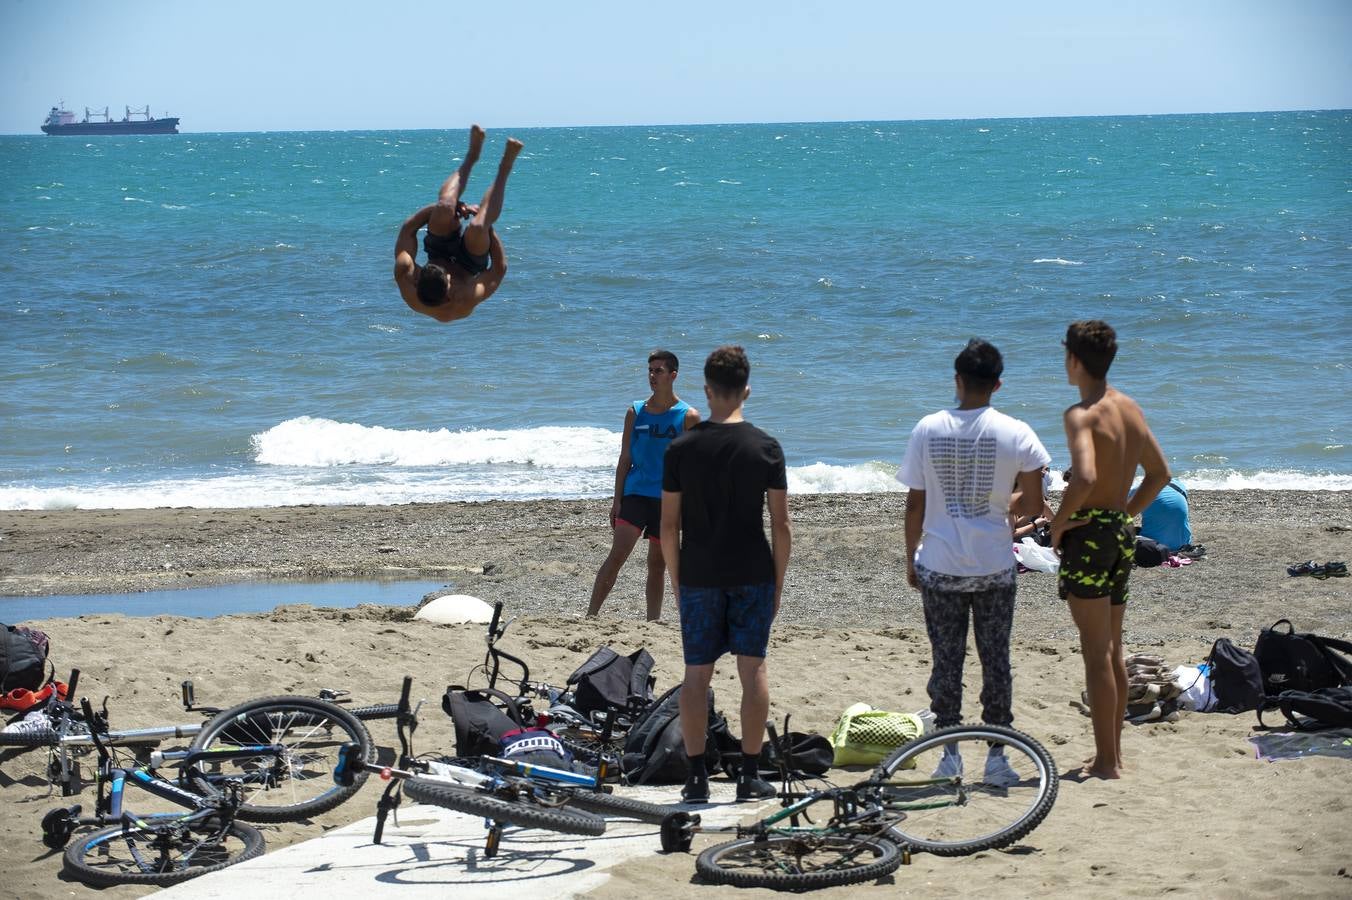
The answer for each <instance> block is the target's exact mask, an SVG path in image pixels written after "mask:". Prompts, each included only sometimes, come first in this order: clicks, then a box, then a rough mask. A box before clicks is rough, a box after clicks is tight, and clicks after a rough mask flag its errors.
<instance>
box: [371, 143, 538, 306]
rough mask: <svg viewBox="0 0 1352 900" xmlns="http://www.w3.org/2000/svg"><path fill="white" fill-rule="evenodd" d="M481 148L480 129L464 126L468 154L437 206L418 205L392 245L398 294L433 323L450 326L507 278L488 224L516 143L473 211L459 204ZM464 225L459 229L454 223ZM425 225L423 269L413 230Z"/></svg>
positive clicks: (497, 213)
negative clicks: (467, 140)
mask: <svg viewBox="0 0 1352 900" xmlns="http://www.w3.org/2000/svg"><path fill="white" fill-rule="evenodd" d="M483 146H484V130H483V129H482V128H480V127H479V126H478V125H472V126H470V130H469V150H468V151H467V152H466V153H465V159H464V161H463V162H462V163H460V168H459V169H457V170H456V171H454V172H452V173H451V176H450V177H449V178H447V179H446V183H445V184H443V185H442V186H441V193H440V194H439V195H438V196H437V202H436V203H434V204H432V205H431V206H424V207H423V208H422V209H420V210H418V211H417V212H416V213H414V214H413V215H412V216H410V217H409V218H408V221H406V222H404V224H403V226H402V227H401V228H400V229H399V237H398V238H397V239H396V240H395V242H394V282H395V284H397V285H398V286H399V295H400V296H401V297H403V298H404V302H405V303H407V304H408V305H409V308H410V309H412V310H413V311H414V312H420V313H422V314H423V315H427V316H431V317H432V318H434V319H436V320H437V321H438V322H454V321H455V320H456V319H463V318H465V317H466V316H468V315H469V314H470V313H472V312H474V307H476V306H478V305H479V304H480V303H482V302H484V301H485V300H487V299H488V298H489V297H491V296H492V295H493V292H494V291H496V290H497V289H498V285H500V284H502V279H503V276H505V275H506V274H507V254H506V253H505V252H504V251H503V249H502V241H500V240H498V235H497V232H495V231H494V230H493V223H494V222H496V221H497V220H498V216H500V215H501V214H502V198H503V195H504V194H506V193H507V176H508V175H510V174H511V173H512V163H514V162H516V157H517V155H518V154H519V153H520V152H521V147H522V144H521V142H520V141H518V140H517V139H516V138H509V139H508V140H507V148H506V149H505V150H503V151H502V162H501V163H499V164H498V174H497V177H496V178H494V179H493V184H492V185H490V186H489V188H488V192H487V193H485V194H484V197H483V201H482V202H480V204H479V205H478V206H470V205H468V204H465V203H462V202H461V201H460V194H461V192H462V191H464V189H465V185H466V184H468V183H469V173H470V170H471V169H473V168H474V164H475V163H476V162H478V161H479V154H480V152H481V151H482V150H483ZM461 219H468V220H469V224H468V225H466V226H465V228H464V230H463V231H462V230H461V229H460V220H461ZM424 225H425V226H427V235H426V236H425V237H424V238H423V249H424V250H425V251H426V252H427V262H426V264H424V265H422V266H419V265H418V263H417V261H416V258H417V255H418V229H420V228H422V227H423V226H424Z"/></svg>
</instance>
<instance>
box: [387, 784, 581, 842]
mask: <svg viewBox="0 0 1352 900" xmlns="http://www.w3.org/2000/svg"><path fill="white" fill-rule="evenodd" d="M404 793H405V794H407V795H408V796H409V797H412V798H413V799H414V800H416V801H417V802H419V803H430V804H432V805H433V806H442V807H445V808H446V809H453V810H455V811H456V812H463V813H469V814H471V815H475V816H483V817H484V818H485V819H492V820H493V821H494V822H505V823H507V824H508V825H520V826H521V827H523V828H543V829H545V830H546V831H557V832H560V833H562V834H586V835H591V836H593V837H594V836H596V835H598V834H605V832H606V820H605V819H601V818H598V817H596V816H594V815H592V814H591V813H588V812H582V811H581V810H576V809H568V808H567V807H566V806H558V807H555V806H539V805H536V804H534V803H531V802H529V801H527V800H507V799H504V798H502V797H494V796H493V795H491V794H487V793H484V792H483V791H479V790H475V789H474V788H470V787H464V786H462V785H457V784H447V783H445V782H441V781H425V780H423V779H420V778H409V779H408V780H406V781H405V782H404Z"/></svg>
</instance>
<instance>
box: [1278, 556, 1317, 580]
mask: <svg viewBox="0 0 1352 900" xmlns="http://www.w3.org/2000/svg"><path fill="white" fill-rule="evenodd" d="M1319 570H1320V566H1319V564H1318V563H1316V562H1315V561H1314V560H1312V559H1311V560H1309V561H1307V562H1303V563H1295V564H1293V565H1289V566H1287V567H1286V574H1287V575H1290V576H1291V577H1292V578H1295V577H1296V576H1297V575H1313V574H1314V573H1315V572H1318V571H1319Z"/></svg>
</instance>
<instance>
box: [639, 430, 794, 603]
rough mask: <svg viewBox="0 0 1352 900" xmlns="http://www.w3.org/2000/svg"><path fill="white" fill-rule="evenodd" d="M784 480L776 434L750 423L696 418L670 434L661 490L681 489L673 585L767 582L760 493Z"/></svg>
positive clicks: (771, 572) (770, 576)
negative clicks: (678, 556) (691, 424)
mask: <svg viewBox="0 0 1352 900" xmlns="http://www.w3.org/2000/svg"><path fill="white" fill-rule="evenodd" d="M787 487H788V482H787V481H786V480H785V474H784V451H783V450H782V449H780V446H779V441H777V440H775V439H774V438H772V437H770V435H768V434H766V433H765V432H763V431H761V430H760V429H759V428H757V427H756V426H755V425H752V424H751V423H750V422H734V423H732V424H726V423H721V422H700V423H699V424H698V425H696V426H695V427H694V428H692V429H690V430H689V431H687V432H686V433H685V434H682V435H681V436H680V437H678V438H676V440H674V441H672V442H671V446H670V447H669V448H668V449H667V455H666V457H665V458H664V459H663V465H662V490H664V491H673V492H675V491H679V492H680V494H681V568H680V577H681V584H683V585H687V584H688V585H690V586H691V587H734V586H737V585H743V584H765V583H767V582H772V581H774V580H775V563H774V556H773V555H772V554H771V552H770V542H769V541H768V540H767V539H766V537H765V524H764V510H765V492H766V490H770V489H777V490H784V489H786V488H787Z"/></svg>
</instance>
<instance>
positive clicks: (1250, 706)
mask: <svg viewBox="0 0 1352 900" xmlns="http://www.w3.org/2000/svg"><path fill="white" fill-rule="evenodd" d="M1207 661H1208V662H1209V663H1210V664H1211V688H1212V690H1213V691H1214V692H1215V694H1216V708H1215V710H1214V712H1227V713H1241V712H1248V711H1250V710H1255V709H1261V708H1262V707H1263V706H1264V704H1265V703H1266V699H1267V698H1266V696H1265V695H1264V693H1263V673H1262V671H1261V670H1260V669H1259V668H1258V657H1256V656H1254V655H1253V654H1252V653H1250V652H1249V651H1248V650H1244V649H1242V648H1240V647H1236V646H1235V645H1234V644H1232V643H1231V642H1230V639H1229V638H1220V639H1218V640H1217V641H1216V643H1214V644H1212V645H1211V655H1210V656H1208V657H1207Z"/></svg>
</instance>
